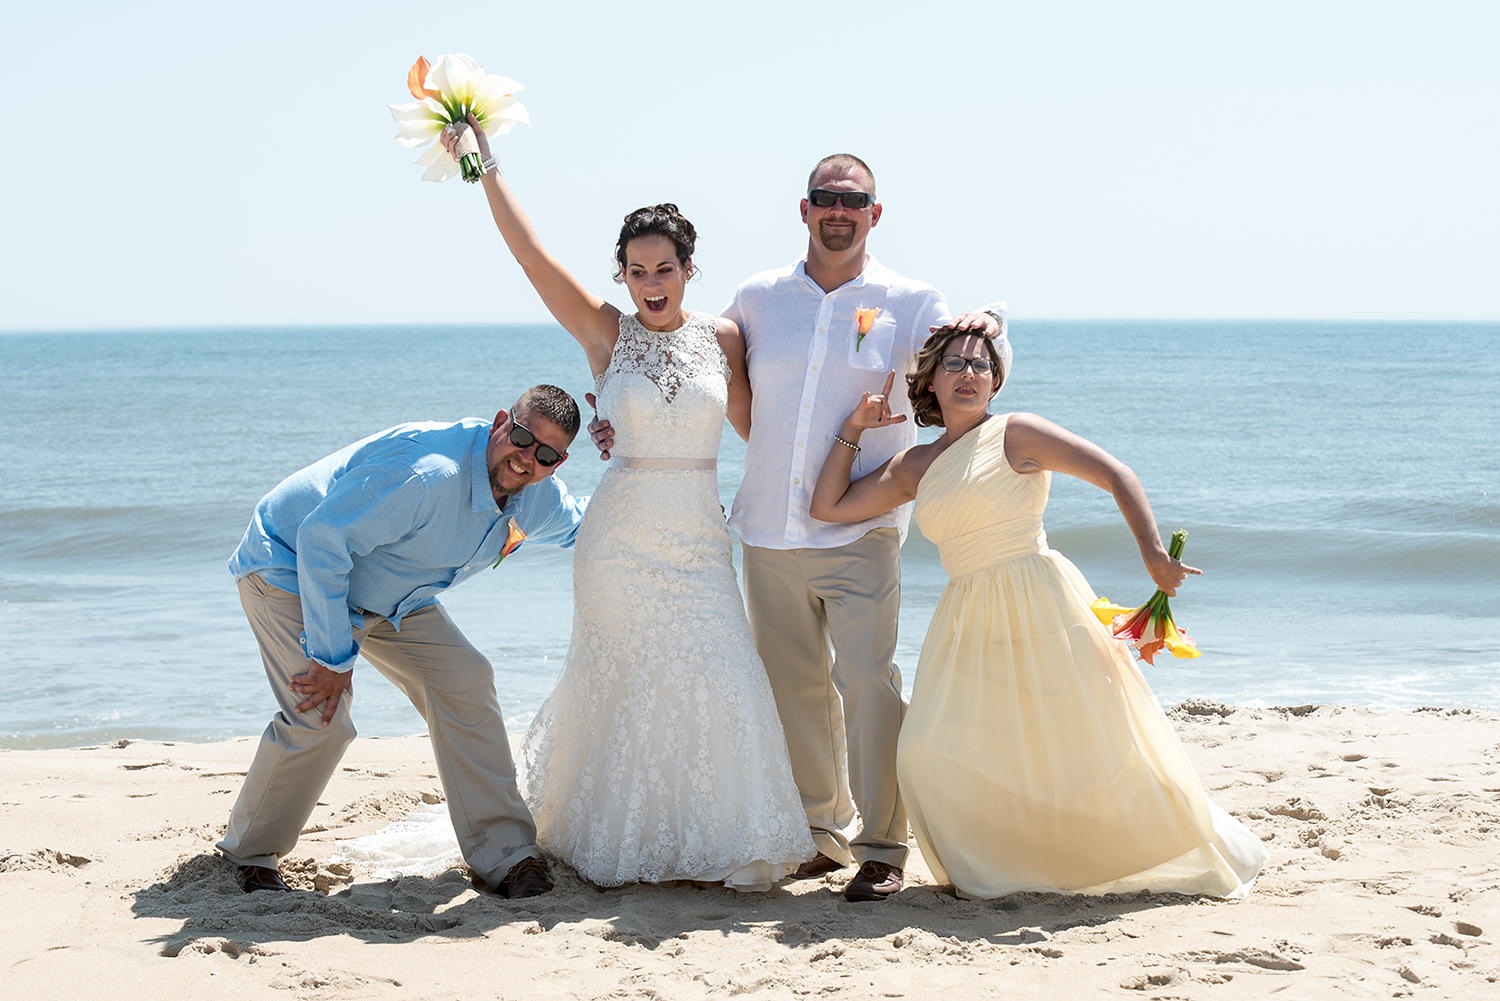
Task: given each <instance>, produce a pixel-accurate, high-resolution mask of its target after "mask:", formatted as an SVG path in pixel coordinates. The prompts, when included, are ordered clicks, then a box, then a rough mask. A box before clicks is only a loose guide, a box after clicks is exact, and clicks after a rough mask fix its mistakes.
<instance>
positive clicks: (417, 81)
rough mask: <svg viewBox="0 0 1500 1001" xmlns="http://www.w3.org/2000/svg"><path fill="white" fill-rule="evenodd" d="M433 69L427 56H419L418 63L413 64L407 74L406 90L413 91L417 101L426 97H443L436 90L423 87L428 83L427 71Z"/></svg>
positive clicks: (412, 93) (412, 94)
mask: <svg viewBox="0 0 1500 1001" xmlns="http://www.w3.org/2000/svg"><path fill="white" fill-rule="evenodd" d="M430 69H432V64H431V63H429V62H428V61H427V57H426V56H418V57H417V61H416V62H414V63H412V64H411V69H409V70H407V72H406V89H407V90H409V91H411V96H412V97H415V98H416V99H417V100H419V101H420V100H421V99H422V98H424V97H436V98H441V97H442V96H443V95H442V93H441V92H439V91H436V90H428V89H427V88H426V87H423V86H422V85H423V84H424V83H426V82H427V71H428V70H430Z"/></svg>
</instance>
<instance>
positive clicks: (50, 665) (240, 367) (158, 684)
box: [0, 321, 1500, 747]
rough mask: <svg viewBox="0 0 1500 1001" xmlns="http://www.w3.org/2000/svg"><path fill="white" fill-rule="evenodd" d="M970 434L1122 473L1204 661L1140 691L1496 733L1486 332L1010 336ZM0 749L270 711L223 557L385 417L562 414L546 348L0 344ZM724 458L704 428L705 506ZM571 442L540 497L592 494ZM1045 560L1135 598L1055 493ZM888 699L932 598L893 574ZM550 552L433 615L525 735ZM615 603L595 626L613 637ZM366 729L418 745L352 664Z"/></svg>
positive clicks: (378, 689)
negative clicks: (490, 672) (1020, 437)
mask: <svg viewBox="0 0 1500 1001" xmlns="http://www.w3.org/2000/svg"><path fill="white" fill-rule="evenodd" d="M1012 339H1013V341H1014V343H1015V348H1016V366H1015V371H1014V373H1013V376H1012V378H1011V380H1010V382H1009V383H1008V384H1007V385H1006V387H1005V388H1004V390H1003V391H1002V392H1001V394H1000V396H999V397H998V398H997V400H996V403H995V409H996V410H1029V411H1034V412H1036V413H1039V414H1042V415H1044V416H1046V417H1049V418H1051V419H1052V420H1055V421H1056V422H1058V423H1059V424H1061V425H1063V426H1064V427H1067V428H1069V429H1071V430H1073V431H1076V432H1077V433H1079V434H1081V435H1084V436H1085V437H1087V438H1090V439H1092V440H1094V441H1096V442H1098V443H1100V444H1101V445H1103V446H1104V447H1105V448H1107V449H1109V450H1110V451H1111V452H1113V453H1114V454H1115V455H1117V456H1119V457H1120V458H1121V459H1122V460H1124V461H1125V462H1127V463H1128V464H1130V465H1131V466H1132V467H1133V468H1134V469H1135V470H1136V472H1137V473H1138V474H1139V475H1140V477H1141V479H1142V481H1143V482H1144V483H1145V485H1146V489H1147V493H1148V494H1149V496H1150V498H1151V502H1152V505H1153V507H1154V509H1155V512H1156V516H1157V520H1158V522H1159V524H1160V525H1161V528H1162V530H1163V532H1164V534H1165V533H1167V532H1170V531H1171V530H1173V529H1177V528H1185V529H1187V530H1189V532H1190V538H1189V541H1188V547H1187V552H1186V553H1185V556H1184V558H1185V559H1186V561H1187V562H1189V563H1192V564H1194V565H1196V566H1199V567H1202V568H1203V569H1204V570H1205V571H1206V573H1205V576H1204V577H1202V578H1197V579H1193V580H1191V581H1190V582H1189V583H1188V585H1187V586H1186V588H1185V589H1184V591H1183V592H1182V593H1181V596H1180V597H1179V598H1178V599H1176V600H1175V601H1174V609H1175V611H1176V613H1177V617H1178V619H1179V621H1181V622H1182V623H1184V624H1185V625H1186V626H1187V627H1188V628H1189V629H1190V630H1191V631H1192V633H1193V636H1194V637H1195V639H1196V640H1197V641H1198V644H1199V645H1200V647H1201V648H1202V649H1203V651H1204V655H1203V657H1201V658H1199V659H1198V660H1194V661H1180V660H1172V659H1171V658H1164V659H1158V661H1157V666H1156V667H1153V668H1146V671H1147V676H1148V677H1149V678H1150V680H1151V683H1152V685H1153V686H1154V688H1155V690H1156V692H1157V694H1158V696H1159V697H1160V698H1161V700H1162V701H1163V702H1164V703H1171V702H1175V701H1178V700H1180V699H1183V698H1186V697H1189V696H1204V697H1208V698H1213V699H1218V700H1221V701H1225V702H1232V703H1240V704H1255V705H1285V704H1300V703H1309V702H1337V703H1342V704H1353V705H1370V706H1383V707H1414V706H1419V705H1443V706H1471V707H1476V708H1486V709H1500V610H1497V606H1496V602H1495V593H1496V591H1497V584H1500V570H1497V567H1500V436H1497V433H1496V429H1497V427H1500V390H1497V387H1500V360H1497V359H1500V324H1416V323H1404V324H1368V323H1352V322H1351V323H1327V322H1290V321H1288V322H1220V321H1170V322H1149V321H1132V322H1095V321H1089V322H1067V321H1049V322H1041V321H1033V322H1025V321H1016V322H1015V323H1014V324H1013V330H1012ZM0 373H3V381H0V386H3V387H4V388H3V391H0V469H3V471H4V473H3V477H0V684H3V686H4V692H5V695H4V697H3V698H0V746H3V747H47V746H71V745H81V744H89V743H95V742H99V741H104V740H111V739H116V738H120V737H152V738H162V739H178V740H198V739H204V740H209V739H221V738H225V737H230V736H239V735H252V734H257V733H259V732H260V730H261V729H262V728H263V727H264V725H265V722H266V720H267V719H268V718H269V716H270V713H271V712H272V702H271V699H270V695H269V693H268V692H267V690H266V682H265V677H264V674H263V673H262V669H261V666H260V660H259V655H258V654H257V652H256V648H255V644H254V641H253V639H252V637H251V634H250V631H249V628H248V627H247V626H246V625H245V623H244V620H243V617H242V614H241V612H240V609H239V605H238V601H237V598H236V594H235V590H234V587H233V586H232V583H231V580H230V577H229V574H228V572H227V571H226V570H225V566H224V563H225V559H226V558H227V556H228V554H229V552H230V551H231V550H232V549H233V548H234V547H235V545H236V544H237V543H238V541H239V538H240V535H241V533H242V531H243V530H244V526H245V523H246V521H247V519H248V517H249V514H250V511H251V508H252V507H253V506H254V504H255V502H256V501H257V500H258V499H259V497H260V496H261V494H263V493H264V492H265V491H266V490H268V489H269V488H270V487H271V486H273V485H274V484H275V483H276V482H277V481H278V480H279V479H281V477H283V476H284V475H286V474H287V473H290V472H291V471H293V470H294V469H296V468H298V467H300V466H302V465H304V464H306V463H307V462H310V461H312V460H314V459H317V458H319V457H320V456H322V455H324V454H326V453H328V452H330V451H332V450H334V449H336V448H338V447H340V446H342V445H344V444H346V443H348V442H350V441H353V440H355V439H357V438H359V437H362V436H364V435H366V434H369V433H371V432H373V431H376V430H379V429H380V428H383V427H386V426H388V425H391V424H395V423H398V422H400V421H403V420H417V419H423V420H429V419H430V420H441V419H454V418H458V417H464V416H492V415H493V414H494V412H495V410H497V409H498V408H500V407H502V406H509V405H510V403H511V402H512V401H513V400H514V399H515V397H516V396H517V395H518V394H519V392H520V391H521V390H522V389H524V388H525V387H526V386H528V385H531V384H532V383H536V382H554V383H557V384H558V385H561V386H563V387H565V388H567V389H569V390H570V391H571V392H573V393H574V395H576V396H578V397H580V399H581V397H582V395H583V393H584V392H585V391H587V390H589V389H591V388H592V384H591V379H590V376H589V373H588V370H587V367H586V365H585V363H584V360H583V356H582V352H581V351H580V350H579V349H578V348H577V347H576V345H574V343H573V342H572V340H571V339H570V338H569V337H567V335H566V334H564V333H563V332H562V331H561V330H560V329H558V328H556V327H554V326H551V325H530V326H527V325H510V326H498V327H472V326H471V327H440V326H430V327H415V328H412V327H337V328H263V329H262V328H254V329H252V328H236V329H206V330H172V331H135V332H126V333H87V332H78V333H55V334H4V335H0ZM742 456H743V447H742V446H741V444H740V442H739V440H738V439H737V438H735V437H734V436H733V434H732V433H731V432H728V430H727V429H726V436H725V446H724V449H723V453H722V455H721V461H720V480H719V485H720V492H721V495H722V498H723V501H724V504H725V505H726V506H728V504H729V502H730V499H731V498H732V497H733V495H734V490H735V488H736V487H737V485H738V483H739V478H740V475H741V470H742ZM602 470H603V464H602V463H600V462H599V461H598V460H597V458H596V457H595V456H594V455H593V454H592V450H591V447H590V446H588V445H587V444H586V443H583V442H580V447H579V448H578V449H577V450H576V451H575V454H574V455H573V456H572V457H570V459H569V460H568V461H567V462H566V463H565V464H564V465H563V466H562V467H561V470H560V471H559V473H558V475H559V476H560V477H561V478H562V479H563V480H564V481H565V482H566V483H567V484H568V486H569V488H570V489H572V490H573V491H574V492H576V493H580V494H587V493H589V492H590V491H591V490H592V489H593V487H594V485H595V484H596V483H597V481H598V478H599V476H600V474H601V472H602ZM1047 526H1048V534H1049V538H1050V540H1051V542H1052V545H1053V546H1054V548H1057V549H1059V550H1061V551H1062V552H1063V553H1065V554H1067V555H1068V556H1069V557H1070V558H1071V559H1072V560H1073V561H1074V562H1075V563H1077V564H1078V565H1079V567H1080V568H1082V570H1083V571H1084V573H1085V574H1086V575H1087V576H1088V578H1089V580H1090V581H1091V582H1092V583H1093V585H1094V587H1095V589H1096V590H1097V591H1098V592H1099V593H1101V594H1104V595H1108V596H1109V597H1111V598H1113V599H1115V600H1117V601H1119V602H1121V603H1123V604H1135V603H1138V602H1140V601H1142V600H1144V599H1145V598H1146V597H1147V595H1148V594H1149V593H1150V590H1151V584H1150V582H1149V580H1148V578H1147V577H1146V575H1145V572H1144V570H1143V569H1142V567H1141V565H1140V560H1139V557H1138V555H1137V554H1136V551H1135V546H1134V543H1133V541H1132V539H1131V537H1130V534H1129V532H1128V531H1127V530H1126V528H1125V526H1124V523H1123V521H1122V520H1121V519H1120V517H1119V514H1118V512H1117V511H1116V509H1115V507H1114V504H1113V501H1112V500H1111V498H1109V497H1108V495H1106V494H1104V493H1103V492H1102V491H1099V490H1098V489H1096V488H1094V487H1092V486H1090V485H1088V484H1085V483H1082V482H1080V481H1076V480H1071V479H1069V478H1067V477H1062V476H1058V477H1055V478H1054V480H1053V493H1052V502H1051V506H1050V507H1049V510H1048V520H1047ZM903 560H904V562H903V577H904V602H903V612H902V620H901V645H900V648H899V651H898V660H899V662H900V663H901V665H902V667H903V669H904V672H905V679H906V682H907V687H908V691H909V690H910V683H911V680H912V674H913V669H914V668H915V665H916V661H917V652H918V650H919V649H920V646H921V640H922V635H923V632H924V631H925V629H926V625H927V619H928V617H929V615H930V614H931V610H932V608H933V606H934V604H935V603H936V600H937V596H938V594H939V592H940V591H941V590H942V586H943V582H944V576H943V573H942V569H941V566H940V565H939V563H938V560H937V554H936V551H935V549H934V548H933V547H932V546H931V545H929V544H928V543H927V542H926V541H925V540H923V539H922V538H921V536H920V533H919V532H917V531H916V530H915V529H914V530H913V532H912V537H911V539H910V540H909V541H908V543H907V546H906V548H905V550H904V555H903ZM570 568H571V557H570V554H568V553H567V552H563V551H560V550H556V549H550V548H548V547H544V546H530V547H523V549H522V550H521V552H520V553H518V554H517V556H516V557H514V558H513V559H511V560H508V561H507V562H506V563H505V565H504V567H503V568H502V569H501V570H499V571H496V572H494V573H488V574H483V575H481V576H480V577H478V578H476V579H475V580H474V581H472V582H470V583H467V584H465V586H464V587H463V588H459V589H457V590H455V591H454V592H453V593H452V595H451V596H450V597H449V598H447V599H445V602H446V604H447V605H448V607H449V609H450V611H451V612H452V614H453V615H454V617H455V618H456V619H457V620H458V622H459V623H460V624H461V625H462V626H463V628H464V630H465V631H466V633H467V634H468V635H469V636H470V638H471V639H472V640H474V642H475V643H476V645H478V646H479V647H480V649H482V650H483V651H484V652H485V653H486V654H487V655H489V656H490V658H491V659H492V661H493V662H494V664H495V669H496V682H497V687H498V689H499V691H500V696H501V700H502V703H503V705H504V708H505V711H506V714H507V721H508V723H509V724H510V725H511V726H512V727H513V728H519V727H524V726H525V725H526V723H527V722H529V720H530V718H531V716H532V714H533V713H534V712H535V711H536V709H537V707H538V706H539V705H540V703H541V701H542V699H543V698H544V697H545V696H546V693H547V692H548V690H549V689H550V688H551V685H552V683H553V681H554V679H555V677H556V674H557V671H558V670H559V668H560V667H561V664H562V659H563V656H564V654H565V653H566V650H567V644H568V631H569V623H570V618H571V604H570V602H571V569H570ZM628 613H629V610H628V609H621V614H628ZM357 672H358V673H357V674H356V676H355V691H356V702H355V718H356V721H357V723H358V725H359V728H360V731H361V732H362V733H365V734H401V733H412V732H417V731H420V730H421V729H422V724H421V721H420V719H419V718H418V717H417V715H416V713H415V711H414V710H412V709H411V707H410V706H409V705H408V704H407V703H406V702H405V700H404V699H403V698H402V697H401V696H400V695H399V693H397V692H396V691H395V690H394V688H392V687H391V686H390V685H389V684H388V683H387V682H386V681H385V679H384V678H382V677H381V676H380V675H379V674H378V672H376V671H374V670H371V669H369V668H368V666H365V667H361V668H358V669H357Z"/></svg>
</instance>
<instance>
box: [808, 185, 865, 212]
mask: <svg viewBox="0 0 1500 1001" xmlns="http://www.w3.org/2000/svg"><path fill="white" fill-rule="evenodd" d="M807 200H808V201H810V202H812V203H813V204H814V205H816V206H817V207H818V208H820V209H831V208H833V203H834V202H838V201H841V202H843V203H844V208H846V209H867V208H869V207H870V206H871V205H873V204H874V203H875V196H874V195H872V194H869V193H867V192H864V191H829V190H828V189H827V188H813V189H812V190H811V191H809V192H808V193H807Z"/></svg>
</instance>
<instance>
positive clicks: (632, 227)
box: [615, 202, 698, 281]
mask: <svg viewBox="0 0 1500 1001" xmlns="http://www.w3.org/2000/svg"><path fill="white" fill-rule="evenodd" d="M643 236H664V237H666V238H667V239H668V240H671V241H672V246H674V247H676V248H677V263H678V264H681V265H682V267H683V270H685V271H686V272H687V277H689V278H691V277H693V275H694V274H696V273H697V269H696V268H694V267H693V264H692V256H693V251H694V250H695V249H697V246H698V231H697V230H696V229H694V228H693V224H692V223H690V222H688V220H687V216H685V215H683V214H682V212H681V211H680V210H679V209H678V208H677V206H676V205H673V204H672V203H671V202H662V203H661V204H660V205H647V206H646V207H645V208H639V209H636V210H635V211H634V212H632V213H630V214H629V215H628V216H626V217H625V224H624V225H623V226H621V227H620V238H619V239H618V240H616V241H615V281H621V280H623V278H624V275H625V248H626V247H627V246H629V245H630V241H631V240H636V239H639V238H640V237H643Z"/></svg>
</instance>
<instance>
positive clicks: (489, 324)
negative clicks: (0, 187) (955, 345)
mask: <svg viewBox="0 0 1500 1001" xmlns="http://www.w3.org/2000/svg"><path fill="white" fill-rule="evenodd" d="M1008 319H1009V320H1010V321H1012V322H1013V321H1015V320H1016V319H1017V317H1016V316H1015V315H1014V314H1012V315H1010V316H1009V317H1008ZM1020 319H1021V321H1022V322H1023V323H1030V322H1040V323H1247V324H1248V323H1349V324H1356V323H1361V324H1363V323H1393V324H1396V323H1398V324H1426V325H1454V326H1457V325H1471V326H1473V325H1481V326H1482V325H1490V324H1495V325H1500V317H1451V318H1441V319H1438V318H1424V317H1399V318H1393V317H1388V316H1385V317H1359V316H1023V317H1020ZM537 326H550V327H557V328H558V329H561V328H562V325H561V324H559V323H558V322H557V321H556V320H551V319H548V320H455V321H451V322H442V321H432V320H420V321H390V320H381V321H366V320H346V321H342V322H333V321H308V322H285V321H283V322H275V321H266V322H257V323H215V324H203V323H164V324H136V325H128V326H127V325H120V326H103V327H0V337H3V336H12V335H27V334H142V333H186V332H191V331H202V332H232V331H250V330H340V329H346V328H349V327H373V328H379V329H411V328H414V327H416V328H422V327H430V328H454V327H475V328H487V329H493V328H496V327H537Z"/></svg>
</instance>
